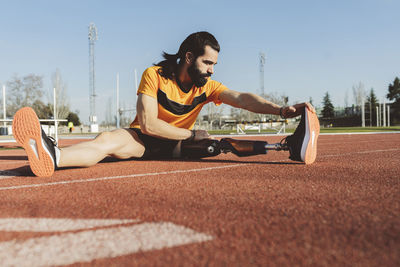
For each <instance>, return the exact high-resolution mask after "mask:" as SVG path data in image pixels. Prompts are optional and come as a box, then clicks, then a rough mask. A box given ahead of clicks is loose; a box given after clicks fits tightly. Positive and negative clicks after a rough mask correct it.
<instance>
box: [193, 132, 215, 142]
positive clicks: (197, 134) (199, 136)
mask: <svg viewBox="0 0 400 267" xmlns="http://www.w3.org/2000/svg"><path fill="white" fill-rule="evenodd" d="M203 139H211V136H210V135H209V133H208V132H207V131H205V130H194V139H193V141H200V140H203Z"/></svg>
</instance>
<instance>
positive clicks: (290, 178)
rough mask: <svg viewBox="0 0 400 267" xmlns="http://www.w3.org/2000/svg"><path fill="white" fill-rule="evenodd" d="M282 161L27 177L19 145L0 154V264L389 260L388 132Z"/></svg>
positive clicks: (326, 143) (326, 139)
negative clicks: (303, 159)
mask: <svg viewBox="0 0 400 267" xmlns="http://www.w3.org/2000/svg"><path fill="white" fill-rule="evenodd" d="M251 138H253V137H247V139H251ZM280 138H281V137H278V136H272V137H270V136H268V137H263V136H260V137H257V139H261V140H267V141H269V142H278V141H279V140H280ZM253 139H254V138H253ZM71 142H77V141H71V140H62V141H61V146H63V145H67V144H70V143H71ZM287 156H288V154H287V152H270V153H269V154H268V155H260V156H252V157H247V158H239V157H236V156H235V155H232V154H226V155H225V154H223V155H219V156H217V157H215V158H209V159H204V160H199V161H137V160H130V161H119V162H117V161H114V160H112V159H106V160H104V161H103V162H102V163H100V164H98V165H96V166H94V167H91V168H86V169H80V168H71V169H63V170H60V171H57V172H56V173H55V174H54V175H53V177H52V178H37V177H32V174H31V172H30V170H29V167H28V166H27V158H26V156H25V153H24V151H23V150H2V151H0V170H1V171H0V265H1V266H48V265H69V264H73V265H79V266H91V265H96V266H110V265H112V266H121V265H124V266H166V265H169V266H310V265H312V266H399V265H400V253H399V251H400V212H399V211H400V186H399V180H400V178H399V177H400V134H360V135H322V136H320V138H319V147H318V157H317V161H316V163H314V164H313V165H309V166H305V165H303V164H298V163H295V162H292V161H290V160H288V159H287Z"/></svg>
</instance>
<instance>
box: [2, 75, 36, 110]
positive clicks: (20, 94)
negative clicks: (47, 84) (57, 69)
mask: <svg viewBox="0 0 400 267" xmlns="http://www.w3.org/2000/svg"><path fill="white" fill-rule="evenodd" d="M7 87H8V88H9V89H10V93H9V94H8V97H7V98H8V99H7V103H8V104H7V116H10V117H12V116H14V114H15V112H17V110H18V109H20V108H22V107H25V106H30V107H31V106H33V103H35V102H37V101H41V98H42V96H43V90H42V88H43V77H42V76H38V75H35V74H29V75H27V76H24V77H18V76H17V75H14V77H12V79H11V81H8V82H7Z"/></svg>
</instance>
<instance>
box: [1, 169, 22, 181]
mask: <svg viewBox="0 0 400 267" xmlns="http://www.w3.org/2000/svg"><path fill="white" fill-rule="evenodd" d="M18 175H19V173H18V172H14V171H2V170H0V180H2V179H9V178H14V177H15V176H18Z"/></svg>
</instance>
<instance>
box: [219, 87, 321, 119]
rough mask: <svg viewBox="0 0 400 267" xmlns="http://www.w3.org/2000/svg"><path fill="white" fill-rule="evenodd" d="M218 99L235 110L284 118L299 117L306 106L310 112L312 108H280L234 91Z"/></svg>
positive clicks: (227, 92)
mask: <svg viewBox="0 0 400 267" xmlns="http://www.w3.org/2000/svg"><path fill="white" fill-rule="evenodd" d="M219 99H220V100H221V101H222V103H225V104H228V105H231V106H233V107H236V108H242V109H246V110H248V111H251V112H255V113H261V114H272V115H282V116H283V117H285V118H292V117H296V116H299V115H300V114H301V111H302V109H301V108H303V107H305V106H308V107H309V109H310V110H311V111H314V112H315V110H314V108H313V106H312V105H311V104H309V103H301V104H296V105H293V106H288V107H281V106H279V105H277V104H274V103H272V102H269V101H268V100H266V99H264V98H262V97H260V96H258V95H255V94H252V93H240V92H236V91H234V90H229V89H228V90H225V91H223V92H221V94H220V95H219Z"/></svg>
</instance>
